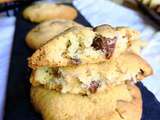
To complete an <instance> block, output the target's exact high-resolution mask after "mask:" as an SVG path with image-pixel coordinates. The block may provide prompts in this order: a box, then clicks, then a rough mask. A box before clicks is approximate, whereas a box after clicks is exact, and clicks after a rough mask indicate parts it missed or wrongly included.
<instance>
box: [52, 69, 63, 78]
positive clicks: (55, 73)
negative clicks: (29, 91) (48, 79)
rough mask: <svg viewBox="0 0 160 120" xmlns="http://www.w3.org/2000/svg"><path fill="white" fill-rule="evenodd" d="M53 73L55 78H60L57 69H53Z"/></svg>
mask: <svg viewBox="0 0 160 120" xmlns="http://www.w3.org/2000/svg"><path fill="white" fill-rule="evenodd" d="M53 75H54V76H55V77H57V78H60V77H61V72H60V71H59V70H58V69H55V70H54V71H53Z"/></svg>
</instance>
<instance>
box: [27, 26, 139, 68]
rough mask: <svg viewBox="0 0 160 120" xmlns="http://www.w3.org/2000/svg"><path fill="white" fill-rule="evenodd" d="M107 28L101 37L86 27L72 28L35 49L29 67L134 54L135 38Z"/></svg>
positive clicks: (128, 33) (91, 61)
mask: <svg viewBox="0 0 160 120" xmlns="http://www.w3.org/2000/svg"><path fill="white" fill-rule="evenodd" d="M107 29H109V30H108V32H105V33H106V34H105V35H104V34H102V33H101V32H96V31H93V30H92V29H90V28H87V27H72V28H70V29H68V30H66V31H65V32H63V33H62V34H59V35H58V36H56V37H55V38H53V39H52V40H50V41H49V42H48V43H47V44H45V45H44V46H42V47H41V48H40V49H38V50H37V51H36V52H35V53H34V54H33V55H32V56H31V57H30V58H29V66H30V67H31V68H33V69H36V68H37V67H43V66H48V67H60V66H72V65H78V64H91V63H99V62H104V61H106V60H109V59H110V58H112V57H117V56H118V55H119V54H121V53H123V52H125V51H132V52H134V50H131V46H133V45H132V42H133V41H135V40H137V39H138V38H139V37H138V36H136V35H135V37H133V36H132V34H131V33H130V32H128V29H129V28H128V29H123V31H125V34H121V32H119V30H117V29H116V28H107ZM110 29H111V31H112V32H111V31H110ZM119 29H120V28H119ZM128 36H130V37H128ZM131 38H132V39H131ZM134 38H135V39H134ZM132 48H134V47H132Z"/></svg>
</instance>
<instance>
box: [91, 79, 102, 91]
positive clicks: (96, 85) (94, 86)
mask: <svg viewBox="0 0 160 120" xmlns="http://www.w3.org/2000/svg"><path fill="white" fill-rule="evenodd" d="M99 86H100V84H99V82H97V81H92V82H91V83H90V86H89V91H90V92H91V93H95V92H96V91H97V88H98V87H99Z"/></svg>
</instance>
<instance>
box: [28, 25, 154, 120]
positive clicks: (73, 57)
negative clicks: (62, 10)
mask: <svg viewBox="0 0 160 120" xmlns="http://www.w3.org/2000/svg"><path fill="white" fill-rule="evenodd" d="M143 46H144V44H143V42H142V41H141V40H140V35H139V33H138V32H137V31H135V30H133V29H130V28H126V27H117V28H113V27H111V26H109V25H101V26H97V27H96V28H87V27H82V26H73V27H71V28H69V29H67V30H65V31H64V32H62V33H60V34H58V35H56V36H55V37H54V38H52V39H51V40H50V41H48V42H47V43H45V44H44V45H42V46H41V47H40V48H39V49H37V50H36V51H35V53H33V55H32V56H31V57H30V58H29V62H28V64H29V67H30V68H32V74H31V77H30V82H31V84H32V87H31V101H32V103H33V105H34V107H35V109H36V110H37V111H38V112H40V113H41V114H42V116H43V118H44V120H140V119H141V114H142V99H141V94H140V91H139V89H138V88H137V87H136V85H134V84H135V83H136V82H138V81H140V80H143V79H144V78H145V77H147V76H149V75H151V74H152V68H151V67H150V65H149V64H148V63H147V62H146V61H145V60H144V59H143V58H141V57H140V55H139V53H140V50H141V49H142V47H143Z"/></svg>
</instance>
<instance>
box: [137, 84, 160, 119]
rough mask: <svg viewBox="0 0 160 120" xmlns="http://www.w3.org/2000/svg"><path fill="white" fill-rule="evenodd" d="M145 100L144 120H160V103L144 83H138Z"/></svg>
mask: <svg viewBox="0 0 160 120" xmlns="http://www.w3.org/2000/svg"><path fill="white" fill-rule="evenodd" d="M137 86H138V87H139V88H140V90H141V93H142V99H143V115H142V120H160V103H159V102H158V100H157V99H156V98H155V96H154V95H153V94H152V93H151V92H150V91H148V90H147V88H146V87H145V86H143V84H142V83H138V84H137Z"/></svg>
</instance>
